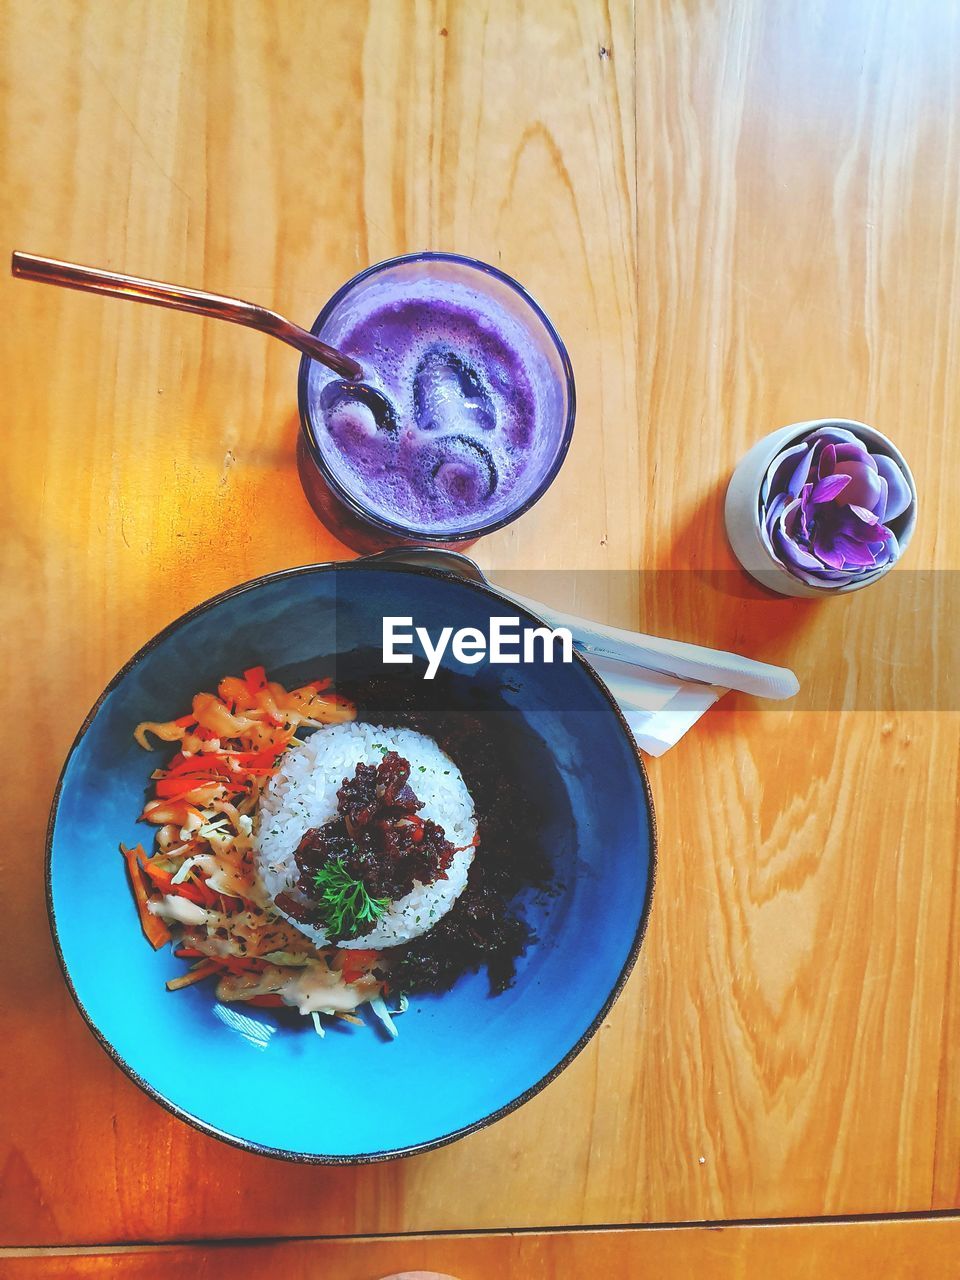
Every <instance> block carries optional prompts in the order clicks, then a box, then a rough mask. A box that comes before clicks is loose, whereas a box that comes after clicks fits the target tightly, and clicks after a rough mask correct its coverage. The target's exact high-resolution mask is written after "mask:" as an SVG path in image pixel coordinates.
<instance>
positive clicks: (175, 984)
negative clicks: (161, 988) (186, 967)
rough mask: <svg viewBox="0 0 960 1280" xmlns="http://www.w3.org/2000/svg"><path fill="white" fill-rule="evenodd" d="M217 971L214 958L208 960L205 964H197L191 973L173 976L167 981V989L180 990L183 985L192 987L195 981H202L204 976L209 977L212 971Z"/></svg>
mask: <svg viewBox="0 0 960 1280" xmlns="http://www.w3.org/2000/svg"><path fill="white" fill-rule="evenodd" d="M216 972H217V965H215V964H214V962H213V961H212V960H207V961H205V962H204V963H203V964H198V965H195V966H194V968H192V969H191V970H190V972H189V973H185V974H183V975H182V976H181V977H179V978H171V979H170V981H169V982H168V983H167V990H168V991H179V990H180V988H181V987H191V986H193V984H194V983H195V982H202V981H203V979H204V978H209V977H210V975H211V974H212V973H216Z"/></svg>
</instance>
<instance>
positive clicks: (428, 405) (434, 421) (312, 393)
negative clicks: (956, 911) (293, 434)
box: [298, 253, 575, 551]
mask: <svg viewBox="0 0 960 1280" xmlns="http://www.w3.org/2000/svg"><path fill="white" fill-rule="evenodd" d="M313 332H314V333H315V334H317V335H318V336H320V337H322V338H323V340H324V341H325V342H329V343H330V344H331V345H333V346H335V347H336V348H337V349H338V350H340V351H343V352H344V353H346V354H347V355H350V356H353V357H354V359H356V360H358V361H359V363H360V364H361V365H362V366H363V370H364V379H363V382H361V383H351V382H345V381H344V380H342V379H340V378H338V377H337V375H336V374H335V373H333V372H332V371H331V370H329V369H327V368H325V367H324V366H323V365H320V364H318V363H317V362H316V361H312V360H309V359H308V358H304V360H303V362H302V363H301V367H300V417H301V423H302V427H303V431H302V435H301V440H300V448H299V451H298V458H299V464H300V474H301V478H302V480H303V483H304V488H305V490H306V492H307V496H308V498H309V499H310V501H311V503H312V505H313V506H314V509H315V510H316V511H317V513H318V514H319V515H320V517H321V519H323V521H324V523H326V524H327V525H328V526H330V527H331V528H332V529H333V531H334V532H335V533H336V534H337V536H338V537H340V538H341V539H342V540H343V541H344V542H346V543H347V544H348V545H350V546H352V547H353V548H354V549H355V550H359V551H372V550H379V549H381V548H383V547H386V546H395V545H398V544H399V545H403V544H421V545H423V544H427V545H433V546H450V545H457V544H459V545H462V544H463V543H464V542H467V541H474V540H475V539H477V538H479V537H480V536H482V535H483V534H484V533H489V532H490V531H491V530H493V529H498V528H500V526H501V525H504V524H506V523H508V522H509V521H510V520H514V519H516V517H517V516H518V515H521V514H522V513H523V512H524V511H526V510H527V509H528V508H529V507H530V506H532V505H533V503H534V502H536V501H537V499H538V498H539V497H540V496H541V495H542V494H543V493H544V491H545V490H546V489H547V487H548V486H549V485H550V483H551V481H552V480H553V478H554V476H555V475H556V474H557V472H558V471H559V469H560V465H561V463H562V462H563V458H564V455H565V454H566V451H567V448H568V446H569V443H570V436H571V434H572V431H573V422H574V406H575V398H574V383H573V372H572V370H571V367H570V361H569V358H568V356H567V353H566V350H565V348H564V346H563V343H562V342H561V341H560V338H559V337H558V335H557V333H556V331H555V330H554V328H553V326H552V325H551V323H550V321H549V320H548V319H547V317H546V316H545V315H544V314H543V312H542V311H541V310H540V308H539V307H538V306H537V304H536V303H535V302H534V301H533V299H532V298H531V297H530V296H529V295H528V294H527V293H526V292H525V291H524V290H523V289H522V288H521V287H520V286H519V285H518V284H517V283H516V282H515V281H514V280H512V279H511V278H510V277H509V276H507V275H504V273H503V272H501V271H498V270H496V269H495V268H494V267H490V266H487V265H486V264H484V263H481V262H476V261H474V260H472V259H469V258H462V257H459V256H457V255H454V254H444V253H423V254H414V255H410V256H408V257H403V258H393V259H391V260H390V261H388V262H383V263H379V264H377V265H376V266H373V267H370V268H369V269H368V270H366V271H364V272H362V273H361V274H360V275H358V276H356V277H354V279H353V280H351V281H349V282H348V283H347V284H346V285H344V286H343V288H342V289H340V290H339V292H338V293H336V294H335V295H334V297H333V298H331V300H330V301H329V302H328V303H327V305H326V307H324V309H323V311H322V312H321V313H320V316H319V317H318V319H317V322H316V324H315V325H314V326H313Z"/></svg>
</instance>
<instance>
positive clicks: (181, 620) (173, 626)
mask: <svg viewBox="0 0 960 1280" xmlns="http://www.w3.org/2000/svg"><path fill="white" fill-rule="evenodd" d="M386 568H387V566H386V565H384V564H383V563H379V564H378V563H376V562H371V563H370V564H365V563H364V562H363V561H362V560H347V561H325V562H320V563H316V564H307V565H298V566H296V567H293V568H289V569H279V570H276V571H274V572H272V573H265V574H261V575H260V576H258V577H256V578H251V579H250V580H249V581H247V582H243V583H240V584H239V585H237V586H234V587H228V588H227V589H226V590H225V591H221V592H218V593H217V594H216V595H214V596H210V598H209V599H207V600H204V601H202V602H201V603H200V604H197V605H194V606H193V608H191V609H188V610H187V611H186V612H185V613H182V614H180V616H179V617H177V618H174V619H173V621H172V622H169V623H168V624H167V625H166V626H165V627H163V628H162V629H161V630H160V631H158V632H157V633H156V635H154V636H153V637H152V638H151V639H150V640H148V641H147V642H146V644H144V645H142V646H141V647H140V648H139V649H138V650H137V651H136V653H135V654H134V655H133V656H132V657H131V658H129V659H128V660H127V662H125V663H124V665H123V666H122V667H121V668H120V670H119V671H118V672H117V673H116V675H115V676H114V677H113V678H112V679H111V680H110V682H109V683H108V684H107V686H106V688H105V689H104V691H103V693H101V694H100V696H99V698H97V700H96V702H95V703H94V704H93V706H92V707H91V708H90V710H89V712H88V713H87V715H86V717H85V718H84V721H83V723H82V724H81V726H80V728H79V729H78V731H77V734H76V737H75V738H74V739H73V742H72V743H71V745H70V749H69V751H68V752H67V755H66V759H65V760H64V762H63V767H62V769H61V770H60V776H59V778H58V779H57V785H56V789H55V790H54V793H53V800H52V801H51V804H50V817H49V819H48V820H47V834H46V843H45V853H44V885H45V892H46V901H47V923H48V925H49V928H50V935H51V938H52V940H53V947H54V951H55V953H56V957H57V963H58V964H59V966H60V971H61V973H62V974H63V979H64V982H65V983H66V986H67V990H68V991H69V993H70V996H71V998H72V1000H73V1002H74V1004H75V1005H76V1007H77V1010H78V1011H79V1013H80V1015H81V1017H82V1018H83V1020H84V1022H85V1023H86V1024H87V1026H88V1027H89V1029H90V1031H91V1032H92V1033H93V1035H94V1037H95V1039H96V1040H97V1042H98V1044H99V1045H100V1047H101V1048H102V1049H103V1050H104V1052H105V1053H107V1054H108V1055H109V1057H110V1058H111V1059H112V1060H113V1062H114V1063H115V1065H116V1066H118V1067H119V1068H120V1069H121V1071H123V1072H124V1074H125V1075H127V1076H128V1077H129V1078H130V1080H132V1081H133V1083H134V1084H135V1085H137V1087H138V1088H140V1089H141V1090H142V1091H143V1092H144V1093H145V1094H146V1095H147V1096H148V1097H149V1098H152V1099H153V1101H154V1102H157V1103H159V1104H160V1106H162V1107H163V1108H164V1109H165V1110H167V1111H169V1112H170V1114H171V1115H173V1116H176V1117H177V1119H178V1120H183V1121H185V1122H186V1123H187V1124H189V1125H190V1126H191V1127H192V1128H194V1129H196V1130H198V1131H199V1132H200V1133H204V1134H207V1135H209V1136H211V1137H214V1138H218V1139H219V1140H220V1141H221V1142H226V1143H227V1144H229V1145H230V1146H232V1147H238V1148H239V1149H240V1150H242V1151H249V1152H253V1153H255V1154H257V1155H262V1156H269V1157H271V1158H272V1159H275V1160H284V1161H288V1162H290V1163H293V1164H313V1165H331V1166H337V1165H362V1164H377V1163H381V1162H383V1161H386V1160H397V1159H401V1158H403V1157H405V1156H411V1155H418V1154H420V1153H421V1152H425V1151H432V1150H435V1149H436V1148H438V1147H445V1146H448V1145H449V1144H450V1143H451V1142H457V1141H459V1139H460V1138H465V1137H467V1136H468V1135H469V1134H471V1133H476V1132H477V1131H478V1130H480V1129H483V1128H486V1127H487V1125H491V1124H494V1123H496V1121H498V1120H501V1119H503V1117H504V1116H507V1115H509V1114H510V1113H511V1112H513V1111H516V1110H518V1109H519V1108H520V1107H522V1106H523V1105H524V1103H526V1102H529V1100H530V1099H531V1098H533V1097H535V1096H536V1095H537V1094H538V1093H540V1092H541V1091H542V1090H543V1089H545V1088H546V1087H547V1085H548V1084H551V1083H552V1082H553V1081H554V1080H555V1079H556V1078H557V1077H558V1076H559V1075H560V1073H561V1072H562V1071H564V1070H565V1069H566V1068H567V1067H568V1066H569V1065H570V1063H571V1062H572V1061H573V1060H574V1058H576V1057H577V1056H578V1054H580V1052H581V1051H582V1050H583V1049H584V1048H586V1046H587V1044H588V1043H589V1041H590V1040H592V1039H593V1037H594V1035H595V1034H596V1033H597V1031H598V1030H599V1029H600V1026H601V1024H602V1023H603V1020H604V1018H606V1016H607V1014H608V1013H609V1012H610V1010H611V1008H612V1007H613V1005H614V1003H615V1001H616V1000H617V998H618V997H619V995H620V992H621V991H622V990H623V988H624V986H625V985H626V982H627V979H628V978H629V977H630V974H631V973H632V971H633V968H634V965H635V964H636V962H637V959H638V957H639V955H640V948H641V946H642V944H643V940H644V937H645V936H646V932H647V925H648V924H649V920H650V909H651V906H652V903H653V888H654V881H655V879H656V873H657V860H658V849H657V823H656V815H655V812H654V807H653V791H652V789H651V787H650V779H649V777H648V776H647V770H646V766H645V765H644V762H643V757H642V756H641V754H640V749H639V747H638V746H637V744H636V740H635V739H634V737H633V734H632V733H631V731H630V728H629V726H628V724H627V722H626V720H625V718H624V716H623V713H622V712H621V710H620V708H619V706H618V705H617V702H616V700H615V699H614V697H613V695H612V694H611V693H610V691H609V689H608V688H607V687H606V685H605V684H604V683H603V681H602V680H601V679H600V677H599V676H598V675H597V673H596V672H595V671H594V670H593V668H592V667H591V666H590V664H589V663H588V662H587V661H586V659H585V658H583V657H582V655H581V654H580V653H578V652H577V650H576V649H575V650H574V651H573V652H574V659H575V661H577V662H579V663H580V664H581V667H582V668H583V669H584V670H585V671H586V672H587V674H588V676H589V677H590V678H591V679H592V680H593V681H594V683H595V684H596V686H597V688H598V689H599V690H600V692H601V694H602V695H603V697H604V698H605V699H606V701H607V702H608V703H609V705H610V708H611V710H612V711H613V713H614V716H615V718H616V720H617V723H618V724H619V726H620V729H621V731H622V732H623V733H624V735H625V736H626V739H627V742H628V744H629V745H630V747H631V749H632V751H633V755H634V759H635V761H636V764H637V770H638V772H639V775H640V781H641V783H642V785H643V789H644V792H645V794H646V800H647V827H648V836H649V842H650V866H649V873H648V875H647V887H646V893H645V896H644V902H643V907H642V909H641V912H640V918H639V921H638V923H637V931H636V934H635V935H634V939H633V942H632V944H631V947H630V951H629V954H628V955H627V958H626V961H625V962H624V965H623V968H622V969H621V971H620V974H619V976H618V978H617V980H616V982H615V983H614V985H613V987H612V988H611V990H610V993H609V995H608V996H607V998H606V1000H605V1001H604V1003H603V1005H602V1007H601V1008H600V1010H599V1012H598V1013H597V1015H596V1017H595V1018H594V1019H593V1021H592V1022H591V1023H590V1025H589V1026H588V1027H587V1028H586V1030H585V1031H584V1032H583V1034H582V1035H581V1036H580V1038H579V1039H578V1040H577V1042H576V1043H575V1044H574V1045H572V1046H571V1047H570V1049H569V1050H568V1051H567V1053H566V1054H564V1056H563V1058H561V1059H560V1061H559V1062H558V1063H556V1064H555V1065H554V1066H553V1067H551V1069H550V1070H549V1071H548V1072H547V1073H546V1074H545V1075H543V1076H541V1078H540V1079H539V1080H538V1081H536V1082H535V1083H534V1084H532V1085H530V1087H529V1088H527V1089H525V1090H524V1091H523V1093H521V1094H519V1095H518V1096H517V1097H516V1098H514V1099H512V1101H510V1102H508V1103H505V1104H504V1105H503V1106H502V1107H498V1108H497V1109H496V1110H495V1111H491V1112H489V1113H488V1114H487V1115H485V1116H481V1117H480V1118H479V1119H477V1120H474V1121H473V1122H472V1123H470V1124H468V1125H464V1126H462V1127H461V1128H459V1129H456V1130H454V1131H453V1132H452V1133H448V1134H444V1135H443V1136H441V1137H439V1138H430V1139H427V1140H426V1141H424V1142H419V1143H414V1144H413V1145H411V1146H408V1147H402V1148H396V1149H393V1150H389V1151H374V1152H364V1153H362V1154H359V1155H349V1156H344V1155H326V1154H320V1153H314V1152H303V1151H290V1150H289V1149H287V1148H284V1147H270V1146H267V1145H265V1144H263V1143H259V1142H254V1141H252V1140H251V1139H249V1138H243V1137H240V1136H239V1135H238V1134H233V1133H226V1132H224V1131H223V1130H222V1129H218V1128H217V1127H216V1125H213V1124H210V1123H209V1122H208V1121H206V1120H203V1119H201V1118H200V1117H199V1116H194V1115H191V1114H190V1113H189V1112H187V1111H184V1110H183V1108H181V1107H179V1106H177V1104H176V1103H174V1102H171V1101H170V1099H169V1098H166V1097H164V1096H163V1094H162V1093H160V1091H159V1090H158V1089H156V1088H154V1086H153V1085H151V1084H150V1083H149V1082H148V1081H147V1080H145V1079H144V1078H143V1077H142V1076H141V1075H140V1074H139V1073H138V1072H137V1071H136V1070H135V1069H134V1068H133V1067H132V1066H131V1065H130V1063H129V1062H127V1060H126V1059H125V1058H124V1057H123V1055H122V1054H121V1053H120V1052H119V1051H118V1050H117V1049H116V1048H115V1046H114V1045H113V1044H111V1043H110V1041H109V1040H108V1039H107V1037H106V1036H105V1035H104V1034H103V1032H102V1031H101V1030H100V1028H99V1027H98V1026H97V1024H96V1023H95V1022H94V1020H93V1018H92V1016H91V1015H90V1013H89V1012H88V1011H87V1009H86V1006H85V1005H84V1003H83V1001H82V1000H81V999H80V996H79V994H78V992H77V990H76V988H75V986H74V985H73V980H72V978H71V976H70V972H69V969H68V968H67V964H66V960H65V959H64V955H63V951H62V948H61V946H60V937H59V934H58V932H57V921H56V912H55V910H54V905H53V876H52V871H53V837H54V831H55V828H56V821H57V812H58V809H59V806H60V792H61V790H62V788H63V782H64V778H65V777H66V773H67V769H68V768H69V767H70V761H71V760H72V759H73V755H74V753H75V751H76V750H77V748H78V747H79V746H80V743H81V742H82V741H83V738H84V736H85V735H86V733H87V730H88V729H89V728H90V726H91V724H92V723H93V721H94V719H95V718H96V716H97V714H98V712H99V711H100V708H101V707H102V705H103V703H104V702H105V701H106V699H107V698H108V697H109V695H110V694H111V693H112V692H113V690H114V689H116V688H117V686H118V685H119V684H120V683H121V681H122V680H124V679H125V677H126V676H127V675H128V674H129V672H130V671H132V670H133V669H134V668H135V667H136V666H138V665H139V664H140V662H142V661H143V659H144V658H146V657H147V656H148V655H149V654H150V653H152V652H153V650H154V649H156V648H157V647H158V646H159V645H160V644H162V643H163V641H164V640H166V638H167V637H168V636H170V635H173V634H174V633H175V632H177V631H178V630H179V629H180V628H181V627H182V626H184V625H185V624H186V623H187V622H190V621H192V619H194V618H196V617H199V616H200V615H201V614H203V613H206V612H207V611H208V610H210V609H213V608H214V607H216V606H217V605H219V604H222V603H223V602H224V601H225V600H231V599H233V598H235V597H237V596H241V595H244V594H246V593H247V592H249V591H255V590H257V589H258V588H259V587H262V586H264V585H265V584H267V583H270V582H276V581H279V580H281V579H284V578H294V577H301V576H304V575H309V574H314V573H322V572H328V571H331V570H339V571H343V570H346V571H349V572H364V573H366V572H370V571H372V570H375V569H379V570H381V571H383V570H384V569H386ZM388 571H389V572H390V573H410V574H413V575H416V576H426V577H432V578H439V579H443V580H445V581H449V582H455V583H457V584H459V585H460V586H463V587H467V588H469V589H470V590H472V591H476V592H479V593H480V594H482V595H486V596H490V597H492V598H494V599H497V600H500V601H504V597H502V596H501V595H500V593H499V592H498V591H497V590H496V588H495V587H492V586H489V585H483V584H481V583H479V582H473V581H470V580H467V579H465V578H463V577H461V576H460V575H458V574H456V573H451V572H450V571H447V570H442V569H432V568H426V567H414V566H413V565H404V564H400V563H398V564H394V565H390V566H389V569H388ZM504 602H505V601H504ZM505 603H506V602H505ZM509 606H510V609H511V610H513V611H515V612H516V613H518V614H520V615H522V616H523V617H525V619H526V620H527V621H531V622H534V623H535V624H537V625H540V626H542V625H543V622H542V619H540V618H538V617H537V616H536V615H535V614H534V613H532V612H531V611H530V610H529V609H525V608H524V607H523V606H522V605H518V604H516V603H515V602H513V601H509Z"/></svg>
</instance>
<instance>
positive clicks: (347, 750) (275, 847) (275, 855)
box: [254, 721, 477, 950]
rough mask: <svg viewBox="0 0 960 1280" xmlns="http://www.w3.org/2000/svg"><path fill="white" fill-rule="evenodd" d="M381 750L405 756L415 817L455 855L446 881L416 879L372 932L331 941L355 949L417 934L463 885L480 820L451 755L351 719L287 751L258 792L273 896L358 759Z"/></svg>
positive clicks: (375, 756) (262, 852)
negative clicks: (417, 805)
mask: <svg viewBox="0 0 960 1280" xmlns="http://www.w3.org/2000/svg"><path fill="white" fill-rule="evenodd" d="M383 748H386V751H396V752H397V753H398V755H401V756H403V758H404V759H405V760H409V761H410V786H411V787H412V788H413V790H414V793H415V794H416V797H417V799H418V800H419V801H420V802H421V803H422V805H423V808H422V809H420V810H418V814H419V816H420V817H421V818H429V819H430V820H431V821H432V822H436V823H438V824H439V825H440V826H441V827H443V830H444V834H445V835H446V838H447V839H448V840H449V841H450V843H451V844H452V845H453V846H454V848H455V849H456V850H457V852H456V853H455V854H454V855H453V860H452V861H451V863H450V866H449V868H448V869H447V876H446V879H439V880H435V881H434V883H433V884H430V885H422V884H420V883H419V882H414V886H413V889H412V890H411V892H410V893H408V894H407V895H406V896H405V897H403V898H399V899H398V900H397V901H396V902H393V903H391V904H390V906H389V907H388V908H387V909H386V911H385V912H384V913H383V915H382V916H381V917H380V919H379V920H378V921H377V923H376V925H375V926H374V927H373V929H372V930H371V931H370V932H369V933H365V934H364V935H363V936H362V937H359V938H356V939H353V940H351V941H341V942H338V943H337V944H336V945H337V946H340V947H348V948H353V949H355V950H367V949H371V950H380V948H382V947H396V946H399V945H400V943H402V942H409V941H410V940H411V939H412V938H418V937H420V935H421V934H423V933H427V932H428V931H429V930H430V929H432V928H433V926H434V925H435V924H436V923H437V921H438V920H440V919H441V918H442V917H443V916H445V915H446V914H447V912H448V911H449V910H450V908H451V907H452V906H453V904H454V903H455V902H456V900H457V898H459V896H460V894H461V893H463V891H464V889H465V888H466V885H467V872H468V871H469V870H470V864H471V862H473V855H474V845H473V841H474V839H475V837H476V834H477V824H476V820H475V818H474V813H473V801H472V799H471V798H470V792H469V791H468V790H467V785H466V783H465V782H464V780H463V778H462V777H461V774H460V770H459V769H458V768H457V766H456V765H455V764H454V763H453V761H452V760H451V759H450V757H449V756H448V755H446V754H445V753H444V752H443V751H441V750H440V748H439V747H438V746H437V744H436V743H435V742H434V740H433V739H432V738H428V737H427V736H426V734H423V733H416V732H414V730H413V729H385V728H383V727H382V726H380V725H374V724H359V723H357V722H356V721H351V722H349V723H347V724H337V725H330V726H329V727H328V728H324V729H317V730H316V732H314V733H312V734H311V735H310V737H309V738H307V739H306V741H305V742H304V744H303V745H302V746H299V747H291V748H289V749H288V750H287V752H286V753H285V754H284V757H283V759H282V761H281V763H280V767H279V769H278V770H277V772H276V773H275V774H274V775H273V777H272V778H271V779H270V782H269V783H268V785H267V787H266V788H265V789H264V792H263V795H262V796H261V797H260V807H259V814H258V819H257V830H256V834H255V838H254V851H255V857H256V861H257V869H258V871H259V874H260V878H261V880H262V881H263V884H264V887H265V888H266V890H267V892H268V893H269V895H270V897H271V899H274V900H275V899H276V897H277V895H278V894H280V893H282V892H283V891H284V890H289V889H291V888H292V887H293V885H294V884H295V883H296V881H297V877H298V874H299V873H298V870H297V864H296V859H295V858H294V854H295V852H296V849H297V846H298V845H299V843H300V841H301V839H302V838H303V835H304V833H305V832H306V831H308V830H309V829H310V828H311V827H320V826H322V825H323V824H324V823H325V822H329V821H330V819H331V818H333V817H335V816H336V813H337V791H338V789H339V788H340V787H341V786H343V780H344V778H352V777H353V775H354V773H355V771H356V768H357V765H358V764H359V763H360V762H361V761H362V762H363V763H364V764H380V762H381V761H382V760H383V757H384V755H385V754H386V751H384V750H383ZM276 909H277V911H278V912H279V914H281V915H284V916H285V918H286V919H288V920H289V921H290V923H291V924H292V925H294V926H295V927H296V928H297V929H299V930H300V931H301V933H305V934H306V935H307V937H309V938H311V939H312V940H313V941H314V942H315V943H316V944H317V945H318V946H320V947H324V946H329V945H330V943H329V940H328V938H327V935H326V933H325V932H324V931H323V929H320V928H317V927H315V926H313V925H308V924H301V923H300V921H298V920H294V919H292V918H291V917H290V916H286V914H285V913H284V912H282V911H280V908H279V907H278V908H276Z"/></svg>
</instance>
